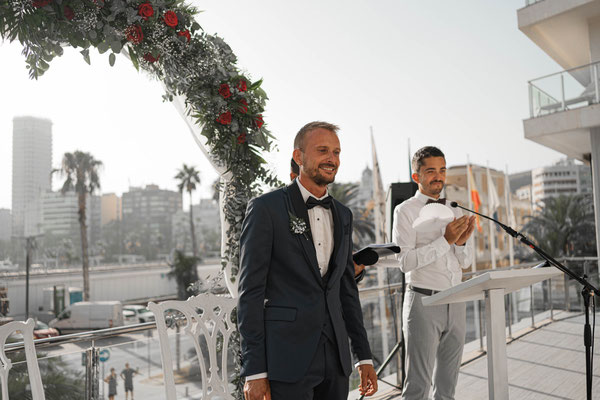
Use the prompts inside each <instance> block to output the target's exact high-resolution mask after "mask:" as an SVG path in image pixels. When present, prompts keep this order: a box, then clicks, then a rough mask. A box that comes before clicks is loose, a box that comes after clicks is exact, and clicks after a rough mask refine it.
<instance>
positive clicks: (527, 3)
mask: <svg viewBox="0 0 600 400" xmlns="http://www.w3.org/2000/svg"><path fill="white" fill-rule="evenodd" d="M540 1H544V0H525V7H527V6H530V5H532V4H535V3H539V2H540Z"/></svg>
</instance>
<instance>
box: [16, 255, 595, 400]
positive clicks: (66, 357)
mask: <svg viewBox="0 0 600 400" xmlns="http://www.w3.org/2000/svg"><path fill="white" fill-rule="evenodd" d="M559 261H561V262H563V263H565V264H566V265H567V266H568V267H569V268H571V269H573V270H575V272H576V273H577V274H580V275H583V274H585V275H587V276H588V278H590V279H591V281H592V282H593V283H594V284H596V285H597V284H598V282H599V277H598V259H597V258H596V257H588V258H563V259H560V260H559ZM535 264H536V263H523V264H519V265H515V266H511V267H506V268H498V270H510V269H522V268H530V267H532V266H533V265H535ZM485 272H487V271H485V270H484V271H477V272H476V273H465V274H464V276H465V279H468V278H469V277H472V276H474V275H479V274H482V273H485ZM369 279H370V278H369V275H367V277H366V278H365V281H367V282H365V283H363V284H361V286H366V287H361V289H360V290H359V295H360V299H361V304H362V311H363V319H364V324H365V328H366V330H367V334H368V336H369V342H370V344H371V349H372V353H373V359H374V363H375V367H376V368H377V367H378V366H379V365H381V363H382V362H383V360H384V359H385V358H386V356H387V355H388V353H389V352H390V351H391V350H392V348H393V347H394V345H395V344H396V343H397V342H398V341H400V340H401V331H402V322H401V309H402V284H401V283H400V273H399V270H395V269H388V279H387V283H388V284H387V285H385V286H383V287H382V286H377V285H373V286H368V285H369V284H374V283H375V281H376V279H372V280H371V281H370V282H369ZM579 290H580V288H579V284H578V283H577V282H575V281H573V280H571V279H569V278H568V277H567V276H566V275H563V276H559V277H557V278H554V279H552V280H547V281H545V282H541V283H537V284H535V285H531V286H529V287H527V288H525V289H523V290H519V291H516V292H513V293H511V294H509V295H507V296H506V302H507V304H506V321H507V324H506V328H507V332H506V335H507V338H509V339H512V338H514V337H517V336H518V334H519V332H520V331H522V330H525V329H528V330H531V329H532V328H533V329H535V328H537V327H539V326H540V323H542V322H543V323H546V322H548V321H551V320H552V319H554V318H555V317H556V316H557V314H558V313H559V312H563V311H575V312H580V311H581V310H582V309H583V307H582V304H581V300H580V297H581V296H579ZM381 306H383V307H384V309H385V313H384V314H383V315H385V316H386V320H385V321H382V320H381V318H380V316H381V315H382V314H381V313H380V307H381ZM484 307H485V306H484V303H483V301H475V302H470V303H468V304H467V333H466V345H465V355H468V354H476V355H481V354H484V353H485V345H484V344H485V342H484V340H483V338H484V336H485V323H484V315H485V312H484ZM384 327H385V330H384ZM169 342H170V345H171V346H172V348H173V349H175V351H174V352H173V354H178V356H177V357H176V361H174V365H173V370H177V371H178V372H177V374H176V376H177V379H176V384H175V386H176V390H177V393H178V398H180V399H191V398H197V396H198V395H199V393H201V382H200V381H199V378H198V376H199V370H198V368H199V367H198V360H197V356H196V353H195V350H194V345H193V343H192V341H190V340H188V339H187V338H186V336H185V335H181V334H179V333H178V332H177V330H176V329H170V334H169ZM35 345H36V351H37V353H38V361H39V364H40V370H41V372H42V381H43V382H44V384H45V386H46V391H48V390H60V387H58V386H57V385H48V383H50V381H51V380H53V379H57V377H56V375H55V374H56V371H57V370H58V371H60V376H61V378H60V382H62V383H61V384H62V385H71V386H73V387H76V386H77V387H79V388H81V389H71V391H72V392H73V393H76V394H77V395H79V397H73V398H77V399H86V400H100V399H104V398H106V397H105V395H106V394H107V386H106V383H104V381H103V378H104V377H106V376H107V375H108V373H109V372H108V371H109V369H110V368H115V369H116V372H117V375H119V373H120V372H121V370H122V369H123V368H124V364H125V362H128V363H129V364H130V366H131V367H132V368H134V369H137V370H138V372H139V375H137V376H136V378H135V379H134V385H135V394H136V397H139V398H144V399H147V400H153V399H156V400H159V399H163V398H164V393H165V391H164V387H163V380H162V364H161V361H160V346H159V343H158V335H157V332H156V326H155V324H154V322H147V323H144V324H138V325H130V326H125V327H118V328H111V329H103V330H98V331H92V332H82V333H75V334H70V335H63V336H59V337H56V338H49V339H40V340H36V341H35ZM22 350H23V345H22V343H11V344H8V345H6V346H5V352H6V354H7V356H8V357H9V358H11V359H12V361H13V369H12V370H11V372H10V374H9V379H11V380H12V381H21V380H26V371H25V370H26V369H25V368H24V361H23V359H22ZM205 354H207V352H205ZM400 357H401V354H400V353H398V354H397V355H396V356H395V357H394V358H393V359H392V362H391V363H390V364H389V365H388V367H387V368H386V370H385V371H384V377H383V379H384V380H386V382H388V383H391V384H393V385H398V386H400V385H401V376H402V373H401V372H402V362H401V358H400ZM234 360H235V355H234V354H229V357H228V365H229V363H231V365H233V363H234ZM230 370H231V371H233V368H230ZM231 378H233V376H232V377H231ZM121 385H122V384H121V383H120V381H119V387H120V388H122V386H121ZM357 385H358V375H357V373H356V372H353V373H352V375H351V376H350V390H353V389H355V388H356V387H357ZM71 386H69V387H71ZM57 387H58V388H57ZM77 390H81V392H77ZM65 399H70V397H65Z"/></svg>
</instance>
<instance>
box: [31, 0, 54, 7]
mask: <svg viewBox="0 0 600 400" xmlns="http://www.w3.org/2000/svg"><path fill="white" fill-rule="evenodd" d="M50 3H52V0H33V3H32V5H33V6H34V7H35V8H42V7H46V6H47V5H48V4H50Z"/></svg>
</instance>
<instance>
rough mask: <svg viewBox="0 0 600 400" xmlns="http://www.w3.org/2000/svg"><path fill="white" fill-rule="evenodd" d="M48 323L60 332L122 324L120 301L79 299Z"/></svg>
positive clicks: (88, 329)
mask: <svg viewBox="0 0 600 400" xmlns="http://www.w3.org/2000/svg"><path fill="white" fill-rule="evenodd" d="M48 325H50V327H52V328H55V329H58V331H59V332H60V333H61V334H62V333H65V332H68V331H71V332H73V331H90V330H93V329H105V328H112V327H116V326H123V325H124V323H123V306H122V305H121V302H120V301H81V302H79V303H75V304H71V305H70V306H68V307H67V308H65V309H64V310H63V311H62V312H61V313H60V314H58V316H57V317H56V318H55V319H53V320H52V321H50V323H49V324H48Z"/></svg>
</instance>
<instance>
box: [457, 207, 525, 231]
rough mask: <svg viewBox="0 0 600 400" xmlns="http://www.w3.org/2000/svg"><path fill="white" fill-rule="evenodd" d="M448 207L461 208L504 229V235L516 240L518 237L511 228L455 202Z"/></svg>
mask: <svg viewBox="0 0 600 400" xmlns="http://www.w3.org/2000/svg"><path fill="white" fill-rule="evenodd" d="M450 207H453V208H462V209H463V210H465V211H468V212H470V213H473V214H477V215H479V216H480V217H483V218H485V219H489V220H490V221H493V222H495V223H496V224H498V226H499V227H501V228H502V229H504V230H505V231H506V233H508V234H509V235H510V236H512V237H514V238H518V236H519V233H518V232H517V231H515V230H514V229H513V228H511V227H510V226H507V225H504V224H503V223H502V222H500V221H497V220H495V219H494V218H491V217H488V216H487V215H483V214H479V213H478V212H475V211H473V210H469V209H468V208H466V207H463V206H461V205H460V204H458V203H457V202H455V201H452V202H450Z"/></svg>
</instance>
